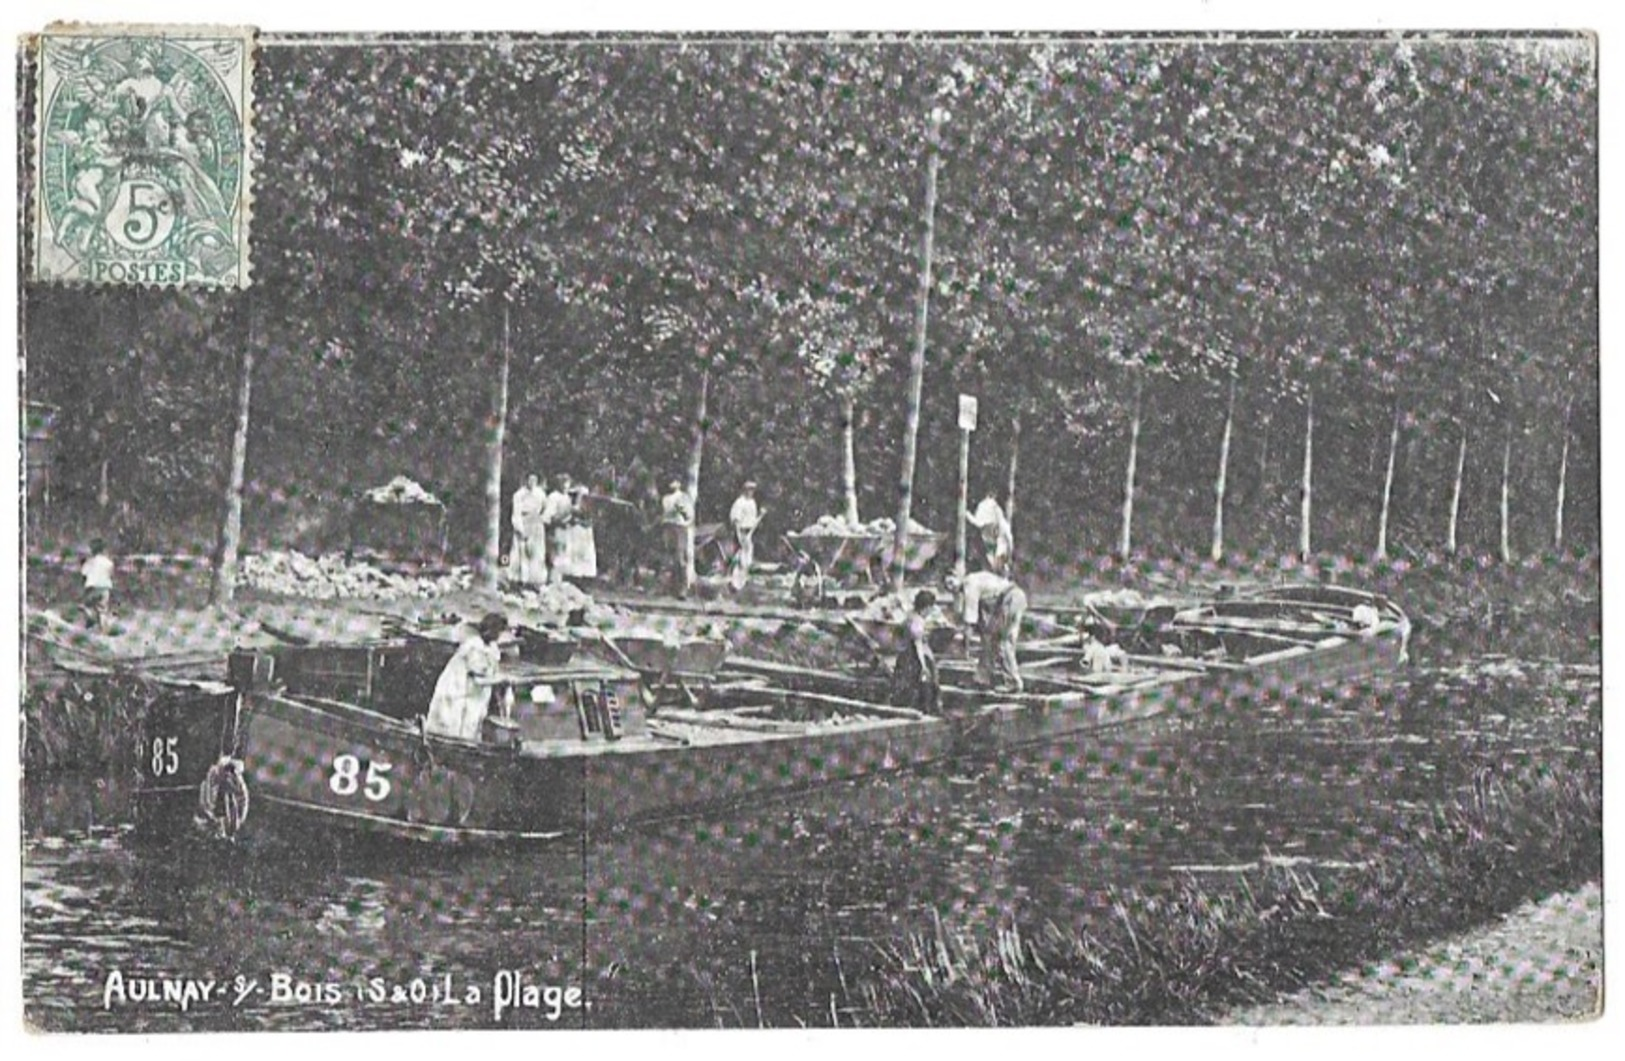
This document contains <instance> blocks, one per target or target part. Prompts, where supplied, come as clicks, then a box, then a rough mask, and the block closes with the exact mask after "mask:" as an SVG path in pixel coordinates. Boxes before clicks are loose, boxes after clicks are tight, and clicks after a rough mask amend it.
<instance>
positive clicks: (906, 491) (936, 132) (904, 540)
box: [891, 107, 947, 593]
mask: <svg viewBox="0 0 1625 1061" xmlns="http://www.w3.org/2000/svg"><path fill="white" fill-rule="evenodd" d="M946 117H947V112H946V111H944V110H943V109H942V108H940V107H938V108H934V109H933V110H932V111H931V127H930V130H929V132H928V133H927V134H926V139H927V144H926V161H925V224H924V226H923V228H922V230H921V232H920V289H919V302H918V305H917V306H916V307H915V314H914V349H913V352H912V354H911V356H910V357H909V363H908V405H907V408H906V410H905V413H906V426H905V428H904V434H903V471H902V475H901V476H900V477H899V479H898V483H897V530H896V531H895V533H894V535H893V538H892V565H891V588H892V590H893V591H894V592H897V593H901V592H902V589H903V577H904V573H905V571H906V570H907V568H906V566H905V557H906V555H907V554H906V550H907V548H908V525H909V522H910V520H912V519H913V516H914V462H915V457H916V448H917V446H918V445H919V435H920V400H921V391H922V390H923V388H924V384H925V334H926V324H927V322H928V320H929V319H930V306H931V249H932V248H931V245H932V240H933V238H934V236H935V233H936V212H937V167H938V166H939V165H940V155H941V148H942V122H943V120H944V119H945V118H946Z"/></svg>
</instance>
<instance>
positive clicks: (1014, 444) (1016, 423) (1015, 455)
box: [1004, 405, 1021, 563]
mask: <svg viewBox="0 0 1625 1061" xmlns="http://www.w3.org/2000/svg"><path fill="white" fill-rule="evenodd" d="M1020 459H1021V407H1020V406H1019V405H1018V406H1016V415H1015V419H1014V420H1013V421H1012V422H1011V424H1010V475H1009V477H1008V478H1007V479H1006V480H1005V484H1004V516H1005V518H1006V519H1008V520H1009V521H1010V559H1011V562H1012V563H1013V562H1014V561H1015V557H1016V547H1015V539H1016V464H1017V462H1018V461H1019V460H1020Z"/></svg>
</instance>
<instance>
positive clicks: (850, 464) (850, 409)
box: [841, 391, 858, 526]
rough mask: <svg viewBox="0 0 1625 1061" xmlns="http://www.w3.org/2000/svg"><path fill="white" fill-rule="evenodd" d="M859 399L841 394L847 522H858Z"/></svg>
mask: <svg viewBox="0 0 1625 1061" xmlns="http://www.w3.org/2000/svg"><path fill="white" fill-rule="evenodd" d="M857 406H858V402H857V398H856V397H855V396H854V395H853V394H852V393H851V392H849V391H842V392H841V492H842V495H843V497H844V499H845V501H846V522H847V523H848V524H851V525H853V526H856V525H857V522H858V460H857V447H856V444H855V440H854V437H853V436H854V435H855V434H856V431H857V429H856V426H855V421H856V420H857V414H858V408H857Z"/></svg>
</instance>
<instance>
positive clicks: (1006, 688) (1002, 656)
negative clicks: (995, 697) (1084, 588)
mask: <svg viewBox="0 0 1625 1061" xmlns="http://www.w3.org/2000/svg"><path fill="white" fill-rule="evenodd" d="M948 588H949V590H951V591H952V592H953V593H954V594H955V596H956V597H957V600H958V604H959V613H960V616H961V617H962V618H963V619H964V622H965V625H966V626H968V627H975V628H976V631H977V633H978V634H980V635H981V639H982V650H981V653H980V655H979V656H978V658H977V661H976V681H977V684H978V685H982V686H984V687H985V686H992V687H993V688H994V689H996V690H998V691H1000V692H1012V693H1019V692H1021V688H1022V686H1021V670H1020V667H1019V666H1018V665H1017V663H1016V641H1017V639H1018V637H1019V636H1020V633H1021V618H1022V616H1023V615H1025V614H1026V613H1027V594H1026V592H1025V591H1024V590H1023V589H1022V588H1021V587H1020V586H1018V585H1016V584H1015V583H1014V582H1012V581H1011V580H1010V579H1008V578H1006V577H1005V576H1003V575H999V574H995V573H994V572H992V571H977V572H974V573H972V574H969V575H966V576H964V577H963V578H960V577H958V576H953V575H950V576H949V577H948Z"/></svg>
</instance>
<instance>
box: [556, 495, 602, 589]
mask: <svg viewBox="0 0 1625 1061" xmlns="http://www.w3.org/2000/svg"><path fill="white" fill-rule="evenodd" d="M586 501H587V488H586V487H585V486H583V485H582V484H581V483H576V484H575V485H574V486H572V487H571V488H570V518H569V520H568V521H566V523H565V525H564V562H565V568H564V574H565V577H566V578H597V577H598V543H597V542H596V541H595V540H594V539H593V532H592V519H591V516H590V514H589V513H588V511H587V504H586Z"/></svg>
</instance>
